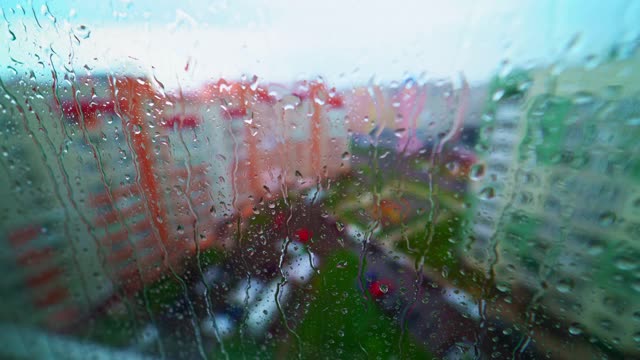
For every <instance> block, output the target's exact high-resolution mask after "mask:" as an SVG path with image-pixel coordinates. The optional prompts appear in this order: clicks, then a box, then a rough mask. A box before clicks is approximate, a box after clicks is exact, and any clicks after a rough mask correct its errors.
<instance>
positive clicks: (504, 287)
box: [496, 283, 510, 293]
mask: <svg viewBox="0 0 640 360" xmlns="http://www.w3.org/2000/svg"><path fill="white" fill-rule="evenodd" d="M496 289H498V290H499V291H500V292H503V293H506V292H509V290H510V288H509V284H507V283H499V284H497V285H496Z"/></svg>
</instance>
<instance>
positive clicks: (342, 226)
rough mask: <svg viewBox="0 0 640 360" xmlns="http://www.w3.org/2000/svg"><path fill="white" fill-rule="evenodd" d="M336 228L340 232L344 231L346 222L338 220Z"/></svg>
mask: <svg viewBox="0 0 640 360" xmlns="http://www.w3.org/2000/svg"><path fill="white" fill-rule="evenodd" d="M336 229H337V230H338V231H340V232H342V231H344V224H343V223H341V222H340V221H336Z"/></svg>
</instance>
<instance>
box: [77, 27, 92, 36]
mask: <svg viewBox="0 0 640 360" xmlns="http://www.w3.org/2000/svg"><path fill="white" fill-rule="evenodd" d="M74 33H75V34H76V35H77V36H78V37H79V38H81V39H88V38H89V36H91V30H89V28H88V27H87V26H86V25H79V26H77V27H76V28H75V31H74Z"/></svg>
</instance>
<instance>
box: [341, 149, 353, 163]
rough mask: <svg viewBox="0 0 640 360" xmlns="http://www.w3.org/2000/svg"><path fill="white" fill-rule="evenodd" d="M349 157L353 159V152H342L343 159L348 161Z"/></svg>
mask: <svg viewBox="0 0 640 360" xmlns="http://www.w3.org/2000/svg"><path fill="white" fill-rule="evenodd" d="M349 159H351V154H350V153H349V152H348V151H345V152H343V153H342V160H343V161H347V160H349Z"/></svg>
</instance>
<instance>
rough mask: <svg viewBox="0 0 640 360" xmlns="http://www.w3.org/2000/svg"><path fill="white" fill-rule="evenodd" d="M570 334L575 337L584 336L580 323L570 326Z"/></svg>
mask: <svg viewBox="0 0 640 360" xmlns="http://www.w3.org/2000/svg"><path fill="white" fill-rule="evenodd" d="M569 334H571V335H575V336H578V335H580V334H582V328H581V327H580V324H578V323H573V324H571V326H569Z"/></svg>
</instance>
